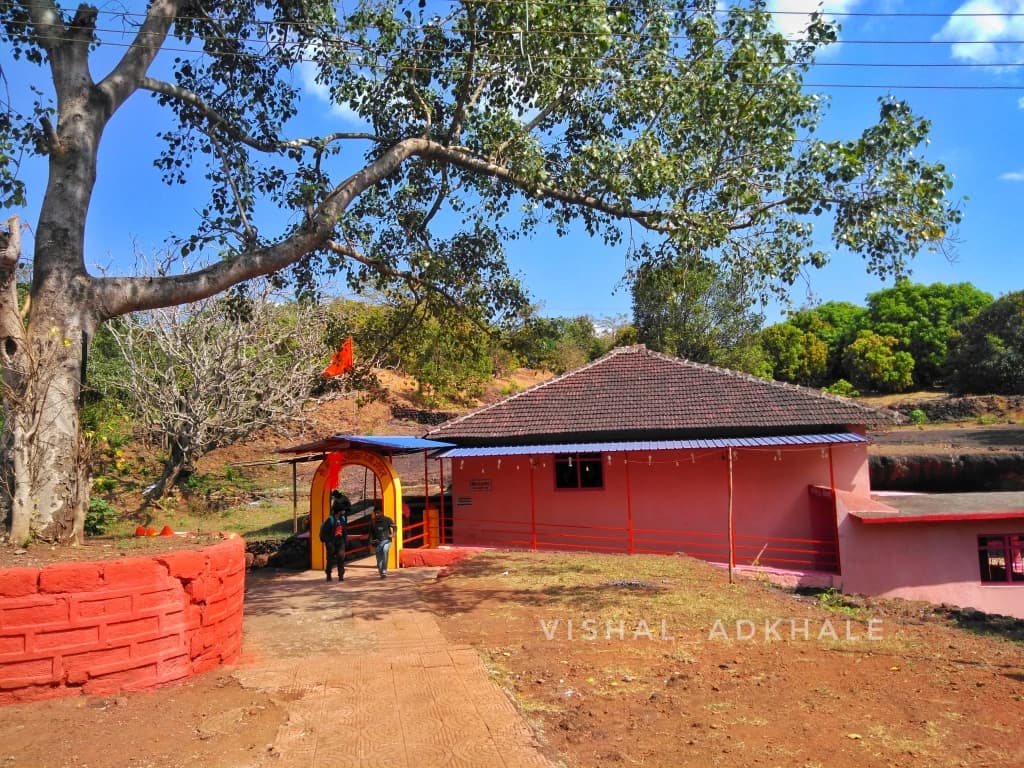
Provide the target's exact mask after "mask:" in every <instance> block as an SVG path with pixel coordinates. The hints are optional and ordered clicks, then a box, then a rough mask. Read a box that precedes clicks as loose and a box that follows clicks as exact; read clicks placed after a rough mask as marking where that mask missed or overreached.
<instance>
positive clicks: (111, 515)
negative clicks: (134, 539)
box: [85, 498, 121, 536]
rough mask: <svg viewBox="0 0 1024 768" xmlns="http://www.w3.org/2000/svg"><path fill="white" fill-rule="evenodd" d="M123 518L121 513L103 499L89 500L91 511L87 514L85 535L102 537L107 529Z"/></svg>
mask: <svg viewBox="0 0 1024 768" xmlns="http://www.w3.org/2000/svg"><path fill="white" fill-rule="evenodd" d="M120 518H121V513H120V512H118V511H117V510H116V509H114V508H113V507H112V506H110V505H109V504H108V503H107V502H105V501H104V500H103V499H93V498H90V499H89V509H88V511H86V513H85V535H86V536H100V535H101V534H104V533H106V532H107V528H108V527H110V526H111V525H113V524H114V523H116V522H117V521H118V520H120Z"/></svg>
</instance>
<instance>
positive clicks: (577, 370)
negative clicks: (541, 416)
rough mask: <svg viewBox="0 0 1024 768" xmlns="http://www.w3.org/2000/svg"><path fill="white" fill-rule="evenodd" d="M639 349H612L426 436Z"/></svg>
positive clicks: (634, 347) (434, 430)
mask: <svg viewBox="0 0 1024 768" xmlns="http://www.w3.org/2000/svg"><path fill="white" fill-rule="evenodd" d="M638 348H639V349H647V346H646V345H645V344H633V345H632V346H628V347H615V348H614V349H610V350H609V351H607V352H605V353H604V354H603V355H601V357H599V358H597V359H596V360H591V361H590V362H589V363H587V364H586V365H582V366H580V367H579V368H573V369H572V370H571V371H566V372H565V373H563V374H561V375H559V376H555V377H554V378H552V379H548V380H547V381H542V382H540V383H539V384H534V385H533V386H532V387H527V388H526V389H521V390H519V391H518V392H516V393H514V394H511V395H509V396H508V397H503V398H501V400H499V401H498V402H496V403H491V404H490V405H484V406H481V407H479V408H477V409H475V410H472V411H468V412H467V413H463V414H461V415H459V416H456V417H455V418H454V419H449V420H448V421H446V422H444V423H443V424H438V425H437V426H436V427H434V428H433V429H431V430H429V431H428V432H427V433H426V434H428V435H430V434H437V433H439V432H442V431H443V430H445V429H447V428H448V427H454V426H455V425H457V424H460V423H461V422H463V421H465V420H466V419H469V418H472V417H474V416H477V415H479V414H481V413H486V412H487V411H489V410H491V409H492V408H497V407H498V406H499V405H501V406H504V405H507V404H508V403H510V402H512V401H513V400H515V399H516V398H518V397H521V396H523V395H527V394H529V393H531V392H536V391H537V390H538V389H543V388H544V387H547V386H549V385H551V384H555V383H557V382H559V381H562V380H564V379H567V378H569V377H570V376H575V375H576V374H578V373H582V372H583V371H585V370H587V369H588V368H592V367H593V366H595V365H597V364H598V363H600V362H602V361H604V360H607V359H608V358H610V357H613V356H615V355H619V354H622V353H623V352H626V351H636V350H637V349H638Z"/></svg>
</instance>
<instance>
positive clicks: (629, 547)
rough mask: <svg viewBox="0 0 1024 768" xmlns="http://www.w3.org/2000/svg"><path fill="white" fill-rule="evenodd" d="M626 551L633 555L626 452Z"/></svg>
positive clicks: (631, 496)
mask: <svg viewBox="0 0 1024 768" xmlns="http://www.w3.org/2000/svg"><path fill="white" fill-rule="evenodd" d="M625 461H626V539H627V544H626V549H627V551H628V552H629V554H631V555H632V554H633V493H632V491H631V489H630V485H629V451H626V459H625Z"/></svg>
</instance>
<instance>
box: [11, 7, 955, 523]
mask: <svg viewBox="0 0 1024 768" xmlns="http://www.w3.org/2000/svg"><path fill="white" fill-rule="evenodd" d="M723 10H724V11H725V12H723ZM136 11H138V12H136ZM341 12H342V13H344V14H345V15H344V16H341V17H339V15H338V14H339V10H337V9H336V8H335V4H334V3H331V2H328V1H327V0H301V1H300V0H273V1H271V0H257V2H239V0H209V2H204V3H198V2H195V1H194V0H149V2H148V3H147V4H146V5H145V8H144V9H141V8H133V9H130V10H129V9H122V8H121V7H120V6H104V8H103V10H102V11H101V10H99V9H97V8H95V7H93V6H89V5H81V6H79V7H78V8H77V9H76V10H73V11H71V10H66V9H64V8H62V7H60V6H59V5H57V3H56V2H54V1H53V0H11V2H7V3H4V4H2V5H0V38H2V42H3V44H4V45H5V46H7V49H8V50H10V51H11V52H12V54H13V57H14V58H16V59H19V60H22V61H21V63H19V64H18V66H19V67H22V68H24V69H25V73H24V74H23V73H22V72H21V71H19V75H18V76H17V77H15V78H9V82H10V84H11V87H12V88H13V89H14V95H13V97H12V99H13V103H14V106H12V108H11V109H9V110H0V114H2V115H3V117H2V121H3V124H2V125H0V128H2V129H3V130H2V131H0V135H2V136H4V137H5V138H4V141H10V142H11V143H12V144H13V145H14V147H13V148H12V151H10V152H2V153H0V193H2V195H3V198H2V202H3V204H4V205H7V206H10V205H21V203H22V201H23V200H26V199H30V200H35V201H41V203H40V208H39V215H38V218H37V221H36V222H35V225H34V227H33V232H34V234H35V250H34V253H33V254H32V257H31V258H32V262H33V276H32V285H31V290H30V294H31V301H30V303H29V304H28V305H27V306H24V307H21V306H19V304H18V301H17V295H16V291H15V280H14V278H13V275H14V273H15V269H14V265H15V263H16V259H17V257H18V248H17V247H14V248H12V244H13V243H14V240H15V238H14V237H13V234H12V233H13V232H15V231H17V226H16V225H14V226H10V227H9V228H8V231H7V232H6V233H5V235H4V237H3V238H2V240H3V241H2V242H0V254H3V256H4V258H3V260H2V262H0V278H2V279H0V340H2V341H3V343H2V344H0V364H2V367H3V384H4V388H5V393H4V394H5V397H4V403H5V407H6V409H7V410H6V412H5V414H4V415H5V418H4V429H5V430H7V432H8V434H7V435H6V436H4V437H3V439H2V440H0V446H2V447H3V448H4V449H5V453H4V457H5V458H6V460H7V473H6V479H7V483H6V489H7V494H8V495H7V501H8V502H9V505H10V508H11V525H12V528H11V530H12V534H13V535H14V536H15V538H18V539H19V540H20V539H21V538H23V537H26V536H28V535H30V534H31V535H34V536H37V537H40V538H44V539H50V540H59V541H64V542H68V541H74V540H77V539H78V538H79V537H80V536H81V532H82V525H81V524H82V520H83V518H84V510H85V506H86V502H87V498H88V489H89V485H90V483H89V477H88V467H87V464H86V462H85V461H83V454H82V445H81V435H80V412H79V395H80V390H81V370H82V369H83V361H84V360H85V354H86V351H87V349H88V345H89V343H90V342H91V340H92V339H93V338H95V336H96V333H97V329H98V328H99V326H100V325H101V324H102V323H104V322H106V321H107V320H110V319H111V318H114V317H118V316H121V315H124V314H127V313H130V312H134V311H144V310H150V309H156V308H159V307H168V306H173V305H177V304H182V303H188V302H193V301H197V300H200V299H203V298H206V297H209V296H212V295H214V294H216V293H218V292H221V291H224V290H226V289H227V288H229V287H231V286H232V285H235V284H237V283H241V282H244V281H246V280H249V279H252V278H254V277H257V276H260V275H269V274H276V275H278V276H279V277H280V278H281V279H282V280H295V281H297V282H298V283H299V284H300V286H304V290H308V291H312V292H314V294H315V285H314V284H315V282H316V280H317V279H318V278H319V276H321V275H322V274H323V273H324V272H340V273H341V274H343V275H344V276H345V277H346V278H347V279H348V280H349V281H350V282H351V283H352V284H354V285H356V286H364V285H377V284H379V283H388V284H390V285H391V286H394V285H395V284H396V283H405V284H408V285H418V286H432V287H433V288H434V289H435V290H437V291H439V292H440V293H442V294H443V295H445V296H447V297H448V299H449V300H450V301H452V302H453V303H454V304H456V305H461V306H466V307H469V306H480V307H484V308H485V310H486V313H489V314H500V313H501V312H503V311H505V310H508V309H510V308H513V307H515V306H516V305H517V303H518V301H519V300H520V299H521V296H520V295H519V294H518V292H517V291H516V290H515V286H514V284H513V283H512V282H510V280H509V276H508V271H507V269H506V266H505V263H504V259H503V257H502V252H501V249H500V243H501V242H502V241H503V240H504V239H505V238H506V237H509V236H513V235H515V236H523V235H528V234H529V233H530V232H532V231H533V230H534V229H535V228H536V227H537V226H538V225H540V224H541V223H544V224H548V225H550V226H551V227H552V228H553V231H555V232H563V231H565V230H566V229H567V228H568V227H569V226H570V225H571V224H572V223H573V222H574V221H577V220H578V221H581V222H582V223H583V225H584V227H585V228H586V229H587V231H588V232H590V233H591V234H592V235H594V236H597V237H601V238H602V239H603V240H604V241H605V242H606V243H610V244H613V245H618V244H622V243H623V229H622V223H627V224H628V225H629V226H631V227H634V228H635V229H636V230H642V231H645V232H647V233H649V234H648V235H646V236H645V238H646V239H645V238H641V237H633V238H631V239H630V240H629V243H630V244H632V243H635V244H636V245H635V247H631V248H630V251H631V253H630V257H631V258H633V259H635V260H636V263H637V264H638V265H642V264H643V263H645V262H647V261H649V260H652V259H673V258H676V257H680V256H682V257H688V258H694V257H696V256H698V255H701V254H704V255H710V254H716V255H717V257H718V258H719V259H720V260H721V261H722V262H723V263H724V264H725V265H726V267H727V268H728V269H730V270H734V271H735V272H736V273H737V274H749V275H751V277H752V280H757V281H758V284H759V285H761V286H763V287H764V288H765V289H766V290H767V289H768V288H770V287H772V286H775V287H780V288H784V287H785V285H787V284H789V283H791V282H792V281H793V280H794V279H796V277H797V276H798V275H799V274H800V273H801V271H802V270H803V269H804V268H805V267H807V266H809V265H820V264H823V263H824V262H825V261H826V260H827V256H826V254H825V253H824V252H823V251H820V250H817V249H816V248H815V247H814V245H813V244H814V242H815V241H814V239H813V231H812V226H811V218H812V217H815V216H819V215H821V216H827V217H828V224H829V225H830V226H831V228H832V240H833V242H834V244H835V245H836V246H837V247H842V248H848V249H850V250H853V251H857V252H860V253H862V254H863V255H864V256H865V258H866V264H867V268H868V269H869V270H870V271H872V272H874V273H877V274H880V275H892V274H897V275H898V274H901V273H902V272H903V271H904V268H905V266H906V262H907V259H909V258H910V257H912V256H913V255H914V254H915V253H916V252H917V251H918V250H919V249H920V248H922V247H928V246H930V245H933V244H935V243H937V242H940V241H941V240H942V239H943V237H944V236H945V232H946V229H947V227H948V226H949V225H950V224H951V223H955V222H956V221H958V219H959V213H958V212H957V210H956V209H955V206H954V205H953V204H951V203H950V202H949V201H947V199H946V197H945V195H946V192H947V190H948V188H949V187H950V178H949V176H948V174H947V173H946V171H945V169H944V168H943V167H942V166H941V165H939V164H932V163H928V162H926V161H925V160H923V159H922V156H921V154H920V152H919V148H920V146H921V145H922V143H923V141H924V139H925V138H926V136H927V132H928V123H927V122H926V121H925V120H922V119H920V118H918V117H916V116H915V115H914V114H913V113H912V112H911V110H910V109H909V107H908V106H907V105H906V104H904V103H902V102H899V101H895V100H891V99H884V100H883V101H882V102H881V104H880V112H879V120H878V122H877V123H876V124H875V125H873V126H869V127H868V128H867V129H866V130H865V131H864V132H863V133H862V135H860V136H859V137H854V138H852V139H850V140H845V141H843V140H837V141H824V140H821V139H819V138H816V134H814V133H813V131H814V129H815V127H816V126H817V124H818V122H819V120H820V117H821V113H820V110H821V109H822V102H821V101H820V100H819V99H817V98H816V97H815V96H814V95H812V94H809V93H805V92H804V90H803V88H802V79H803V76H804V74H805V73H806V71H807V69H808V67H809V66H810V65H811V63H812V62H813V59H814V55H815V53H816V51H817V50H818V49H819V48H820V47H821V46H823V45H827V44H829V43H830V42H832V41H834V40H835V32H834V29H832V28H831V27H830V26H829V25H828V24H826V23H824V22H822V21H821V19H820V18H815V19H814V21H813V23H812V24H811V25H810V26H809V27H808V29H807V32H806V35H805V37H804V38H803V39H801V40H797V41H787V40H786V39H785V38H784V37H783V35H782V34H781V33H779V32H777V31H775V29H774V28H773V25H772V22H771V17H770V14H768V13H767V12H766V11H765V8H764V4H763V3H762V2H760V1H759V0H757V1H755V2H752V3H750V4H749V5H748V4H744V6H743V7H734V8H730V9H727V10H726V9H722V8H720V7H719V4H718V3H717V2H714V0H697V2H694V1H693V0H686V1H685V2H683V0H678V1H677V0H663V2H654V3H651V2H633V1H632V0H629V1H628V2H626V3H625V4H624V5H608V4H606V3H599V2H578V3H570V4H566V3H564V2H561V1H560V0H532V1H531V2H529V3H523V2H518V1H513V0H466V1H465V2H461V3H452V4H446V3H442V4H431V7H430V8H429V9H427V8H426V4H425V3H423V2H422V0H416V1H415V2H412V0H409V2H403V1H401V0H365V2H360V3H355V4H354V5H349V4H346V5H345V7H344V11H341ZM30 65H36V66H38V67H39V69H34V68H31V67H30ZM299 66H303V67H307V66H308V67H311V68H312V71H313V72H314V73H315V74H314V76H315V80H316V82H317V84H318V85H319V86H320V87H322V88H323V90H324V92H325V93H328V94H329V95H330V98H331V99H332V100H333V101H334V103H335V104H337V105H339V106H340V107H343V108H345V109H347V110H349V111H350V112H351V114H353V115H354V116H355V117H357V118H358V119H359V120H360V121H362V123H363V124H364V125H365V126H366V127H365V128H363V129H360V130H355V131H345V130H337V129H336V130H333V131H328V132H324V133H316V134H315V135H311V136H306V137H303V136H296V135H291V132H292V131H293V130H298V129H301V128H302V127H303V126H304V125H308V123H305V122H303V121H302V120H301V119H300V118H301V112H302V109H303V107H304V106H306V104H304V102H303V98H304V95H305V94H304V92H303V90H302V89H301V88H300V87H299V86H298V85H297V83H298V82H300V79H299V78H298V77H296V71H297V68H298V67H299ZM33 75H37V76H33ZM140 94H151V95H154V96H155V98H156V102H155V104H156V107H158V108H159V109H161V110H163V115H164V119H163V122H161V121H160V119H159V118H157V119H156V120H151V121H150V123H149V124H151V125H153V124H155V125H156V130H157V131H158V134H159V136H160V137H161V138H162V139H163V140H164V141H165V143H166V147H165V149H164V151H163V152H162V153H161V154H160V156H159V157H158V158H157V161H156V162H157V166H158V168H159V169H160V170H161V172H162V173H163V176H164V178H165V180H166V181H167V182H168V184H170V185H171V186H172V187H175V188H177V189H178V190H179V191H185V192H187V193H188V196H187V197H186V198H185V200H184V201H179V202H170V200H169V201H168V202H164V201H161V202H162V204H164V205H177V206H180V207H183V208H185V209H188V210H195V211H197V212H198V215H199V220H198V222H197V226H196V228H195V231H194V232H193V233H192V234H191V235H186V234H185V233H181V236H180V238H179V241H178V242H179V244H180V245H181V247H182V249H183V250H185V251H187V252H190V253H198V254H202V255H203V256H212V255H217V256H218V257H220V258H221V260H220V261H217V262H216V263H212V264H211V265H210V266H208V267H206V268H204V269H200V270H198V271H188V272H185V271H183V272H181V273H180V274H157V275H151V276H145V277H141V276H140V277H136V276H133V277H115V276H109V277H98V276H95V275H93V274H90V273H89V272H88V270H87V269H86V266H85V265H86V254H85V237H84V233H85V226H86V220H87V217H88V214H89V210H90V200H91V195H92V191H93V184H94V182H95V180H96V178H97V175H98V174H101V173H106V172H107V171H106V170H105V169H104V168H103V167H102V166H101V164H100V159H101V157H102V158H106V157H110V156H111V153H112V152H113V151H116V148H110V149H104V152H103V153H101V151H100V150H101V147H103V145H104V131H105V129H106V128H107V126H108V125H109V123H110V122H111V121H112V120H114V119H116V118H117V117H118V116H119V114H120V113H121V109H122V107H123V106H124V105H125V103H126V102H127V101H128V100H129V99H131V98H132V97H133V96H136V95H140ZM23 105H28V106H27V107H26V106H23ZM15 149H16V150H17V151H15ZM21 152H34V153H39V154H42V155H44V156H45V157H46V160H47V162H48V164H49V169H48V176H47V178H48V182H47V188H46V190H45V194H42V193H41V191H40V190H26V189H25V188H24V185H23V183H22V182H21V180H20V179H18V177H17V173H16V170H17V169H16V165H15V164H16V163H17V161H18V160H17V159H18V157H20V156H21V155H20V153H21ZM360 152H362V159H361V160H358V161H357V160H356V158H357V156H359V153H360ZM12 169H13V170H12ZM125 187H126V190H127V191H129V192H130V189H129V187H130V185H127V184H126V185H125ZM201 188H202V189H204V191H205V192H206V193H208V194H207V200H206V202H205V203H203V202H200V203H198V204H197V203H196V201H195V200H194V196H195V195H197V194H199V191H200V189H201ZM267 211H273V212H274V215H261V214H263V213H266V212H267ZM523 211H525V212H523ZM282 213H283V215H281V214H282ZM507 214H509V215H507ZM275 226H276V227H278V228H277V229H274V227H275ZM22 310H24V316H22V314H21V311H22ZM32 467H35V468H37V469H31V468H32Z"/></svg>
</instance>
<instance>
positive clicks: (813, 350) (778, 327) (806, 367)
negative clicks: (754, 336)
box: [759, 322, 828, 387]
mask: <svg viewBox="0 0 1024 768" xmlns="http://www.w3.org/2000/svg"><path fill="white" fill-rule="evenodd" d="M759 344H760V347H761V350H762V353H763V354H764V359H765V362H766V365H767V366H768V371H766V373H767V374H768V375H769V376H770V377H771V378H773V379H776V380H777V381H788V382H791V383H793V384H803V385H804V386H809V387H813V386H820V385H821V384H822V382H823V381H824V380H825V374H826V369H827V362H828V347H827V346H826V344H825V342H824V341H822V340H821V339H820V338H818V337H817V336H815V335H814V334H813V333H811V332H810V331H804V330H801V329H800V328H798V327H797V326H796V325H794V324H793V323H790V322H786V323H776V324H775V325H772V326H770V327H768V328H765V329H764V331H762V332H761V335H760V338H759Z"/></svg>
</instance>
